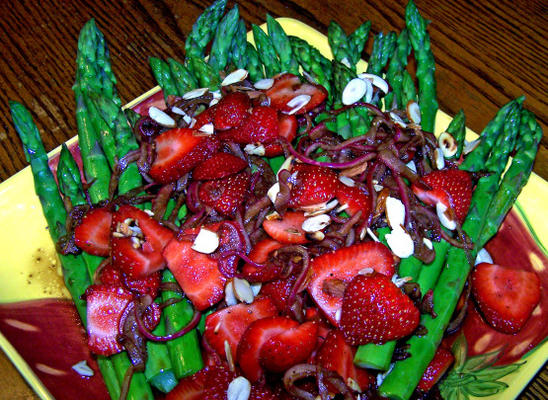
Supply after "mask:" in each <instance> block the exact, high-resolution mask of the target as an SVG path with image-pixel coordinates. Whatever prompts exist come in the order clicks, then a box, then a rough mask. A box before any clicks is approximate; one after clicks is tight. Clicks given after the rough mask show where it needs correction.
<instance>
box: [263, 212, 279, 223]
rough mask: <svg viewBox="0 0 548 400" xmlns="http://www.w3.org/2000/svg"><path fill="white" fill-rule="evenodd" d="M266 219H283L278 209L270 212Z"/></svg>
mask: <svg viewBox="0 0 548 400" xmlns="http://www.w3.org/2000/svg"><path fill="white" fill-rule="evenodd" d="M265 219H266V220H267V221H274V220H276V219H282V217H281V216H280V214H278V212H277V211H272V212H271V213H270V214H268V215H267V216H266V217H265Z"/></svg>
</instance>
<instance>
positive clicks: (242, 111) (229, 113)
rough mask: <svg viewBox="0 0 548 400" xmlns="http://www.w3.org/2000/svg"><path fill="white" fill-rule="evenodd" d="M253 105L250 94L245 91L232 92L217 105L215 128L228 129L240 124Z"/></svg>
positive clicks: (214, 120)
mask: <svg viewBox="0 0 548 400" xmlns="http://www.w3.org/2000/svg"><path fill="white" fill-rule="evenodd" d="M250 107H251V102H250V101H249V96H248V95H247V94H245V93H243V92H231V93H228V94H227V95H226V96H224V97H223V98H222V99H221V100H220V101H219V102H218V103H217V105H216V107H215V116H214V118H213V124H214V125H215V129H218V130H226V129H230V128H234V127H237V126H239V125H240V124H241V123H242V122H243V121H244V120H245V119H246V118H247V116H248V112H247V110H248V109H249V108H250Z"/></svg>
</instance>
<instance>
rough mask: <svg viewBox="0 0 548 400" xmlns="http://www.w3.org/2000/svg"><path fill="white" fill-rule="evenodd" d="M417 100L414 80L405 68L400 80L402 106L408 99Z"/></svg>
mask: <svg viewBox="0 0 548 400" xmlns="http://www.w3.org/2000/svg"><path fill="white" fill-rule="evenodd" d="M416 100H417V89H416V88H415V82H413V78H412V77H411V74H410V73H409V71H407V70H406V69H405V70H403V80H402V94H401V103H402V107H404V106H405V105H407V103H409V102H410V101H416Z"/></svg>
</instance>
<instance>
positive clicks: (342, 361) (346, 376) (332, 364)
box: [316, 330, 374, 392]
mask: <svg viewBox="0 0 548 400" xmlns="http://www.w3.org/2000/svg"><path fill="white" fill-rule="evenodd" d="M355 354H356V349H355V348H354V347H352V346H350V345H349V344H348V343H346V342H345V341H344V336H343V334H342V332H341V331H339V330H332V331H330V332H329V333H328V334H327V337H326V338H325V341H324V342H323V344H322V346H321V347H320V349H319V350H318V354H317V356H316V362H317V364H318V365H320V366H322V367H323V368H325V369H327V370H330V371H335V372H336V373H338V374H339V376H340V377H341V378H343V380H344V381H345V382H346V383H347V384H348V382H349V380H350V379H352V380H353V382H355V383H356V384H357V385H358V386H359V387H360V389H361V390H360V391H362V392H363V391H365V390H366V389H367V388H368V387H369V386H370V385H371V384H372V383H374V382H373V377H372V376H371V375H370V374H369V373H368V372H367V371H366V370H365V369H363V368H360V367H357V366H356V365H354V355H355ZM349 386H350V387H354V386H353V385H349Z"/></svg>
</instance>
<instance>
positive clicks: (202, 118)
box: [193, 106, 217, 129]
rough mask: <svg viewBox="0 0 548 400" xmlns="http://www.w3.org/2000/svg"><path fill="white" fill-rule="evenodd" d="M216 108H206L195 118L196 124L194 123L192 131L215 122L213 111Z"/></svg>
mask: <svg viewBox="0 0 548 400" xmlns="http://www.w3.org/2000/svg"><path fill="white" fill-rule="evenodd" d="M216 108H217V107H216V106H213V107H209V108H206V109H205V110H204V111H202V112H201V113H200V114H198V116H197V117H196V122H195V123H194V126H193V129H200V128H201V127H202V126H204V125H206V124H212V123H213V121H214V120H215V110H216Z"/></svg>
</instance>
